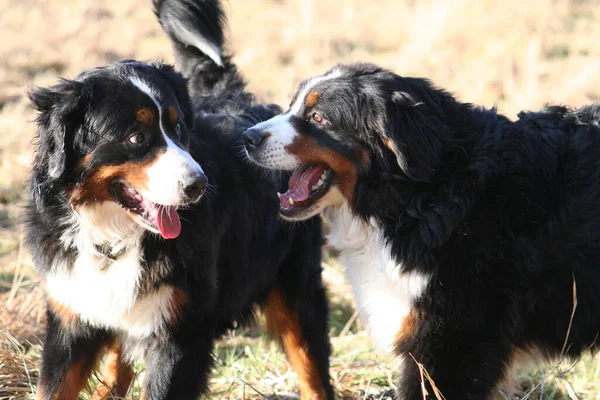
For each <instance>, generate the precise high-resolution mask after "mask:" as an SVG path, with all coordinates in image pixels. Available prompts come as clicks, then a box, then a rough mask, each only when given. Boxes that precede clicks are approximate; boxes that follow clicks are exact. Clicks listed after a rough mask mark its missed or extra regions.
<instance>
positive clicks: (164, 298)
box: [46, 203, 174, 337]
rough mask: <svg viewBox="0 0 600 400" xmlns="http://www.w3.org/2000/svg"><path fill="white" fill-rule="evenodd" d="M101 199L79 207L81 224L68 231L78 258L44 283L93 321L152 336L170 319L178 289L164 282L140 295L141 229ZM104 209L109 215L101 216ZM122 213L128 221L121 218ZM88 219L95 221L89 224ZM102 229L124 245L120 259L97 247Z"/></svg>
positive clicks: (60, 299) (60, 300)
mask: <svg viewBox="0 0 600 400" xmlns="http://www.w3.org/2000/svg"><path fill="white" fill-rule="evenodd" d="M103 204H104V206H102V207H101V208H100V209H94V210H91V209H85V210H80V215H79V216H78V218H77V219H78V221H77V225H76V227H77V228H76V229H74V231H73V232H70V235H71V237H70V238H71V239H72V240H73V243H72V245H74V246H76V247H77V249H78V253H79V254H78V256H77V259H76V260H75V262H74V264H73V265H72V266H70V268H67V267H66V266H57V268H56V269H55V272H53V273H50V274H48V275H47V276H46V288H47V290H48V293H49V295H50V296H51V297H52V299H53V300H54V301H56V302H58V303H59V304H61V305H63V306H65V307H67V308H68V309H69V310H70V311H71V312H73V313H74V314H76V315H77V316H79V318H80V319H81V320H83V321H85V322H87V323H88V324H90V325H92V326H97V327H102V328H112V329H118V330H123V331H126V332H127V333H128V334H129V335H132V336H136V337H143V336H148V335H150V334H151V333H153V332H156V331H157V330H160V329H162V327H163V326H164V323H165V321H166V320H167V319H168V318H169V316H170V314H171V302H172V298H173V290H174V289H173V287H171V286H163V287H161V288H160V289H158V290H156V291H154V292H151V293H148V294H145V295H144V296H141V297H140V296H139V283H140V280H141V275H142V273H143V269H142V266H141V261H142V254H141V247H140V241H141V233H142V231H141V230H140V228H139V227H137V225H135V224H133V222H132V221H131V219H130V218H129V217H128V216H127V215H126V214H124V211H122V210H120V209H119V210H115V209H113V208H114V207H112V206H111V205H110V203H103ZM105 213H109V214H110V216H109V215H107V216H106V218H102V217H103V215H102V214H105ZM119 216H121V217H120V218H126V220H123V221H118V218H119ZM88 220H90V221H95V223H94V224H91V225H90V224H89V223H88ZM103 223H104V224H106V225H108V228H110V229H108V228H107V227H106V226H102V225H103ZM119 226H121V227H122V228H121V229H119V228H118V227H119ZM102 232H103V233H104V234H106V235H108V236H110V238H111V240H112V243H113V246H114V247H113V248H117V249H119V250H122V249H126V250H125V251H124V252H123V253H122V254H121V255H120V256H119V257H118V258H117V259H116V261H113V262H110V261H107V260H106V259H105V258H104V257H103V256H102V255H100V254H98V253H97V252H96V251H95V247H94V244H93V243H94V242H95V241H93V238H94V237H97V236H99V235H101V233H102ZM119 239H121V240H119ZM107 263H108V264H107Z"/></svg>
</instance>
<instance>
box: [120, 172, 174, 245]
mask: <svg viewBox="0 0 600 400" xmlns="http://www.w3.org/2000/svg"><path fill="white" fill-rule="evenodd" d="M111 194H112V196H113V198H114V200H115V202H116V203H117V204H119V205H120V206H121V207H122V208H124V209H125V210H126V211H128V212H130V213H131V214H135V215H137V216H139V217H140V218H141V219H142V222H143V224H144V225H146V226H147V227H148V228H150V229H151V230H154V231H158V232H160V234H161V235H162V237H163V238H165V239H174V238H176V237H177V236H179V234H180V233H181V220H180V219H179V215H178V214H177V207H175V206H163V205H160V204H156V203H153V202H151V201H150V200H148V199H146V198H144V197H143V196H142V195H141V194H140V193H138V191H137V190H135V188H133V187H132V186H130V185H128V184H127V183H126V182H124V181H122V180H116V181H114V182H113V183H112V184H111Z"/></svg>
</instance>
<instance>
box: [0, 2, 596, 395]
mask: <svg viewBox="0 0 600 400" xmlns="http://www.w3.org/2000/svg"><path fill="white" fill-rule="evenodd" d="M225 7H226V12H227V16H228V20H229V24H228V49H229V50H230V51H231V52H233V53H235V57H234V61H235V62H236V63H237V64H238V67H239V69H240V70H241V72H242V73H243V74H244V75H245V77H246V79H247V80H248V82H249V88H250V89H251V91H252V92H254V93H255V94H256V95H257V96H258V98H259V99H260V100H263V101H267V102H274V103H278V104H280V105H282V106H283V107H284V108H285V107H286V106H287V104H289V101H290V99H291V96H292V94H293V93H294V91H295V88H296V85H297V84H298V83H299V82H300V81H301V80H302V79H304V78H307V77H309V76H311V75H314V74H321V73H323V72H325V71H326V70H328V69H329V68H330V67H332V66H333V65H334V64H335V63H337V62H347V61H368V62H374V63H378V64H381V65H383V66H385V67H387V68H390V69H392V70H394V71H395V72H397V73H398V74H401V75H407V76H423V77H428V78H430V79H431V80H432V81H434V82H435V83H436V84H437V85H438V86H441V87H443V88H445V89H447V90H449V91H451V92H453V93H454V94H456V95H457V96H458V97H459V98H460V100H462V101H466V102H473V103H479V104H482V105H485V106H487V107H492V106H497V107H498V109H499V111H500V112H502V113H505V114H507V115H508V116H510V117H514V116H515V115H516V113H517V112H519V111H520V110H522V109H537V108H539V107H541V106H543V105H544V104H545V103H554V104H557V103H558V104H569V105H573V106H579V105H582V104H586V103H590V102H594V101H599V99H600V40H599V38H600V1H585V0H535V1H523V0H503V1H497V0H378V1H359V0H321V1H317V0H225ZM0 10H2V11H1V12H0V400H4V399H13V398H14V399H21V398H30V396H31V392H32V390H33V389H34V385H35V381H36V376H37V368H38V357H39V351H40V348H41V343H42V341H43V322H44V302H43V294H42V289H41V288H40V285H39V282H38V279H37V278H36V276H35V274H34V273H32V270H31V262H30V260H29V256H28V254H27V249H25V248H23V246H22V233H21V227H20V225H19V212H20V205H21V204H22V201H23V198H24V193H25V192H24V188H25V179H26V176H27V173H28V166H29V163H30V160H31V157H32V145H31V142H32V139H33V137H34V126H33V124H32V120H33V119H34V118H35V116H34V114H33V112H32V110H31V109H30V107H29V106H28V102H27V99H26V96H25V92H26V89H27V88H29V87H32V86H37V85H42V86H43V85H50V84H53V83H55V82H56V81H57V79H58V77H71V78H72V77H74V76H76V75H77V74H78V73H79V72H81V71H83V70H85V69H88V68H91V67H94V66H97V65H101V64H105V63H107V62H110V61H117V60H121V59H126V58H135V59H139V60H154V59H163V60H166V61H172V60H173V57H172V55H171V49H170V47H169V43H168V41H167V39H166V37H165V36H164V35H163V34H162V32H161V31H160V29H159V26H158V23H157V22H156V21H155V19H154V15H153V13H152V11H151V4H150V1H149V0H147V1H140V0H93V1H92V0H79V1H76V0H60V1H59V0H0ZM324 267H325V279H326V281H327V284H328V286H329V290H330V295H331V299H332V306H331V307H332V312H331V314H332V315H331V334H332V343H333V347H334V355H333V358H332V375H333V378H334V384H335V386H336V388H337V391H338V392H337V393H338V395H339V397H340V398H349V399H367V398H371V399H378V398H380V397H381V396H380V393H381V392H382V391H383V390H384V389H386V388H390V387H392V388H393V387H394V385H395V382H396V378H397V377H396V376H395V373H394V369H393V365H394V363H393V360H389V359H386V358H385V356H383V355H381V354H379V353H377V352H376V351H374V350H373V345H372V343H371V342H370V339H369V338H368V335H367V333H366V332H365V331H364V330H363V329H362V326H361V324H360V320H359V318H357V317H356V314H355V312H354V308H353V305H352V299H351V296H350V293H349V290H348V287H347V286H346V284H345V283H344V280H343V271H342V269H341V267H340V265H339V264H338V262H337V260H336V258H335V256H334V255H332V254H331V253H330V252H327V251H325V261H324ZM215 355H216V358H217V365H218V367H217V369H216V370H215V373H214V375H213V379H212V388H213V394H212V395H211V397H212V398H215V399H216V398H231V399H237V398H264V396H266V395H272V394H274V393H284V392H294V391H296V390H297V387H296V377H295V375H294V373H293V372H292V371H291V370H290V369H289V367H288V365H287V363H286V362H285V358H284V357H283V356H282V354H281V352H279V351H278V349H277V346H276V345H274V344H273V343H271V342H270V341H268V340H266V339H265V337H264V334H263V333H262V330H260V329H256V330H248V331H243V332H234V333H232V334H231V337H229V338H226V339H225V340H223V341H222V342H221V343H220V344H219V346H218V348H217V350H216V353H215ZM140 373H141V374H142V375H143V372H141V369H140ZM142 375H140V379H141V376H142ZM599 382H600V357H596V358H592V357H587V358H585V359H584V360H583V361H581V362H579V363H575V364H573V363H569V362H568V361H561V362H557V363H555V364H554V365H550V366H546V367H543V368H537V369H535V370H534V371H533V372H531V373H527V374H525V373H521V372H519V371H517V372H516V374H515V386H516V392H515V393H516V394H509V393H508V392H501V391H499V392H498V398H500V399H509V398H511V399H514V398H530V399H542V398H543V399H575V398H579V399H600V383H599ZM137 390H138V387H137V386H136V388H134V391H133V394H132V398H136V396H137V392H136V391H137ZM515 396H517V397H515ZM84 397H85V396H84Z"/></svg>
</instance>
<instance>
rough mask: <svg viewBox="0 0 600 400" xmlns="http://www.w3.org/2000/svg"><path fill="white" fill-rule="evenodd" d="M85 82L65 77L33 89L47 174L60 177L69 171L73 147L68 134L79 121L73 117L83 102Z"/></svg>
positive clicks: (31, 92)
mask: <svg viewBox="0 0 600 400" xmlns="http://www.w3.org/2000/svg"><path fill="white" fill-rule="evenodd" d="M82 94H83V92H82V84H81V82H77V81H71V80H62V81H61V82H60V83H59V84H57V85H55V86H51V87H49V88H35V89H32V90H31V91H29V93H28V96H29V100H30V102H31V105H32V106H33V108H34V109H35V110H37V111H38V112H39V114H38V117H37V119H36V123H37V125H38V135H39V143H38V146H39V148H38V149H37V151H38V152H39V153H41V154H45V155H46V156H47V159H46V160H45V161H46V162H47V174H48V177H49V178H50V179H58V178H60V177H61V176H62V174H63V173H64V171H65V168H66V165H67V161H68V157H69V154H70V152H72V150H73V149H70V148H68V146H67V141H68V138H67V136H68V135H69V132H70V131H71V130H72V129H73V128H74V124H75V123H76V122H75V121H74V120H73V118H71V116H72V115H73V113H75V112H76V111H77V109H78V107H79V105H80V104H81V98H82Z"/></svg>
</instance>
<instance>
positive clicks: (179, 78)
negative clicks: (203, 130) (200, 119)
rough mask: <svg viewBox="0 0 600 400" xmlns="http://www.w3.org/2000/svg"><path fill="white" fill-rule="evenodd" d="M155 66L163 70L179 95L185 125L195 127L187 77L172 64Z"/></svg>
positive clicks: (190, 127)
mask: <svg viewBox="0 0 600 400" xmlns="http://www.w3.org/2000/svg"><path fill="white" fill-rule="evenodd" d="M153 66H154V67H156V68H158V70H159V71H160V72H162V74H163V76H164V78H165V80H166V81H167V82H168V83H169V84H171V85H172V86H173V88H174V89H175V95H176V96H177V101H178V102H179V107H180V108H181V111H182V112H183V122H185V125H186V126H187V127H188V129H190V130H191V129H193V128H194V114H193V112H192V104H191V101H190V95H189V93H188V87H187V79H185V78H184V77H183V75H181V74H180V73H179V72H177V71H176V70H175V68H173V66H172V65H169V64H163V63H155V64H153Z"/></svg>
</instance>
